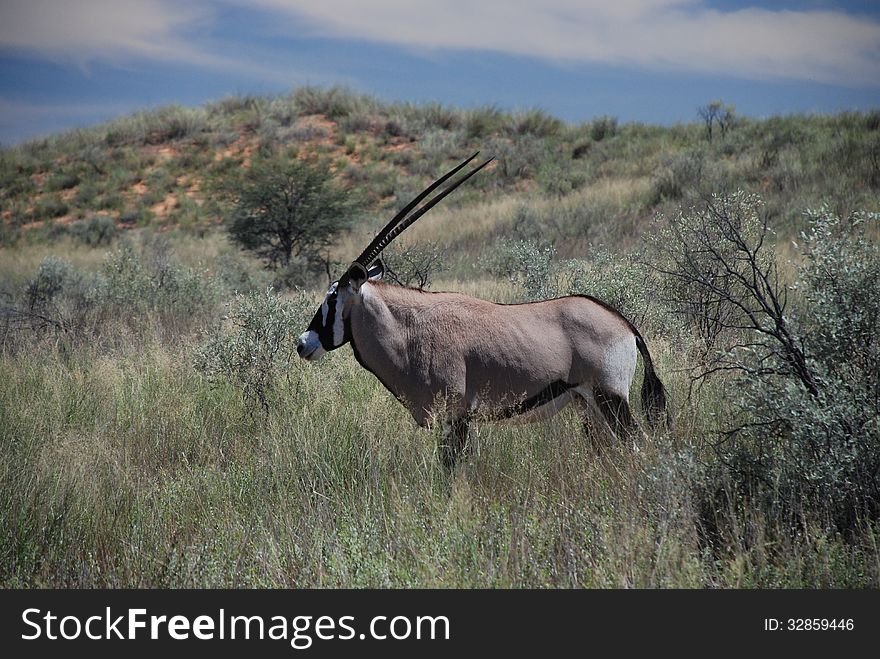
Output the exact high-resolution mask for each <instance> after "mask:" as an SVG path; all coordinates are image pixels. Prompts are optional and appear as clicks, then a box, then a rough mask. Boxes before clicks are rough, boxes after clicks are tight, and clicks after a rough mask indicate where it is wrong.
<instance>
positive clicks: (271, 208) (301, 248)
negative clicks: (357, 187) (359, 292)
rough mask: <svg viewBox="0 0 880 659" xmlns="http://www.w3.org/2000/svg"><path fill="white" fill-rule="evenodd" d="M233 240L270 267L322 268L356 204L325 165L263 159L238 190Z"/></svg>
mask: <svg viewBox="0 0 880 659" xmlns="http://www.w3.org/2000/svg"><path fill="white" fill-rule="evenodd" d="M234 194H235V196H236V198H237V203H236V207H235V210H234V213H233V215H232V218H231V220H230V222H229V224H228V226H227V231H228V232H229V236H230V238H231V239H232V240H233V242H235V243H237V244H238V245H239V246H240V247H242V248H243V249H245V250H248V251H250V252H253V253H254V254H256V255H257V256H259V257H260V258H262V259H263V260H264V261H265V262H266V265H267V267H269V268H271V269H278V268H279V267H280V268H287V267H288V266H289V265H290V264H291V261H292V260H304V261H306V262H307V263H309V264H311V265H313V266H317V265H318V264H320V263H321V262H322V255H321V250H322V249H324V248H326V247H327V246H329V245H330V244H331V243H332V241H333V239H334V237H335V236H336V234H338V233H339V232H340V231H342V230H344V229H347V228H348V227H349V226H350V225H351V222H352V217H353V210H354V206H353V200H352V197H351V196H350V195H349V193H348V192H347V191H345V190H344V189H342V188H341V187H339V186H338V185H337V184H336V183H335V182H334V180H333V174H332V173H331V172H330V169H329V167H328V166H327V165H326V164H325V163H311V162H307V161H305V160H299V159H297V158H292V159H290V160H287V159H284V160H281V159H271V158H269V159H261V160H259V161H257V162H256V163H254V165H253V166H252V167H251V168H250V170H249V171H248V174H247V176H246V178H245V179H244V181H243V182H242V183H241V184H239V186H238V189H237V190H235V191H234Z"/></svg>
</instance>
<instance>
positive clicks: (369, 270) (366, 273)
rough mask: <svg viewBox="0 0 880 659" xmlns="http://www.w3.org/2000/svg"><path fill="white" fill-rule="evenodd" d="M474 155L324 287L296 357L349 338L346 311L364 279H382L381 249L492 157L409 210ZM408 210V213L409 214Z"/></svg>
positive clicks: (405, 211) (315, 354)
mask: <svg viewBox="0 0 880 659" xmlns="http://www.w3.org/2000/svg"><path fill="white" fill-rule="evenodd" d="M478 154H479V151H478V152H477V153H475V154H474V155H472V156H471V157H470V158H468V159H467V160H465V161H464V162H462V163H461V164H460V165H458V166H457V167H455V168H453V169H452V170H450V171H449V172H447V173H446V174H444V175H443V176H441V177H440V178H439V179H437V180H436V181H434V182H433V183H432V184H431V185H429V186H428V187H427V188H425V189H424V190H423V191H422V192H421V193H420V194H419V195H418V196H417V197H416V198H415V199H413V200H412V201H411V202H409V203H408V204H407V205H406V206H404V207H403V208H402V209H401V210H400V212H399V213H397V215H395V216H394V217H392V218H391V220H390V221H389V222H388V224H386V225H385V227H384V228H383V229H382V230H381V231H380V232H379V233H378V234H377V235H376V237H375V238H373V240H372V242H370V244H369V245H367V247H366V249H364V251H363V252H362V253H361V255H360V256H358V257H357V258H356V259H355V260H354V261H352V263H351V265H350V266H349V268H348V270H347V271H346V273H345V274H344V275H342V277H341V278H340V279H339V280H338V281H335V282H333V283H332V284H330V288H328V289H327V294H326V295H325V296H324V301H323V302H322V303H321V306H320V307H319V308H318V311H317V312H316V313H315V316H314V318H312V322H311V323H309V326H308V328H306V331H305V332H303V333H302V334H301V335H300V337H299V340H298V341H297V345H296V352H297V354H299V356H300V357H302V358H303V359H306V360H310V361H311V360H315V359H319V358H321V357H322V356H323V355H324V353H327V352H330V351H331V350H335V349H336V348H339V347H340V346H343V345H345V344H346V343H348V342H349V341H350V340H351V330H350V329H349V326H348V323H347V319H348V314H349V312H350V310H351V306H352V304H354V303H355V302H356V301H357V300H358V298H359V296H360V295H361V287H362V286H363V284H364V282H366V281H370V280H372V281H376V280H379V279H381V278H382V275H383V274H384V266H383V264H382V261H381V260H378V259H379V256H380V255H381V253H382V250H384V249H385V248H386V247H387V246H388V245H389V244H391V242H392V241H393V240H394V239H395V238H397V237H398V236H399V235H400V234H401V233H403V232H404V230H406V228H407V227H409V226H410V225H412V224H413V223H414V222H415V221H416V220H418V219H419V218H420V217H422V216H423V215H424V214H425V213H427V212H428V211H429V210H430V209H431V208H433V207H434V205H436V204H437V203H438V202H439V201H440V200H441V199H443V198H444V197H445V196H446V195H448V194H449V193H450V192H452V191H453V190H455V189H456V188H457V187H458V186H459V185H461V184H462V183H464V182H465V181H466V180H468V179H469V178H470V177H471V176H473V175H474V174H476V173H477V172H478V171H480V170H481V169H482V168H483V167H485V166H486V165H488V164H489V163H490V162H492V160H493V159H492V158H490V159H489V160H486V161H485V162H484V163H482V164H481V165H479V166H478V167H475V168H474V169H472V170H471V171H469V172H468V173H467V174H465V175H464V176H462V177H461V178H459V179H458V180H457V181H454V182H453V183H451V184H450V185H449V186H447V187H446V188H445V189H444V190H443V191H442V192H440V193H438V194H437V195H436V196H435V197H433V198H432V199H430V200H429V201H428V202H427V203H425V204H424V205H423V206H421V208H419V209H418V210H416V211H415V212H413V209H415V208H416V206H418V205H419V204H420V203H421V202H422V201H424V200H425V198H426V197H427V196H428V195H430V194H431V193H432V192H434V190H436V189H437V188H438V187H440V186H441V185H443V183H445V182H446V181H447V180H449V179H450V178H451V177H453V176H454V175H455V174H457V173H458V172H459V171H461V170H462V169H463V168H464V167H465V166H466V165H467V164H468V163H470V162H471V161H472V160H473V159H474V158H476V157H477V155H478ZM410 213H412V214H411V215H410ZM407 216H408V217H407Z"/></svg>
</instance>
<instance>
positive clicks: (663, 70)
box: [0, 0, 880, 145]
mask: <svg viewBox="0 0 880 659" xmlns="http://www.w3.org/2000/svg"><path fill="white" fill-rule="evenodd" d="M306 84H309V85H321V86H332V85H342V86H345V87H348V88H350V89H352V90H355V91H358V92H364V93H368V94H372V95H375V96H377V97H378V98H380V99H382V100H386V101H414V102H429V101H430V102H435V101H436V102H440V103H442V104H445V105H453V106H460V107H478V106H486V105H494V106H496V107H498V108H500V109H503V110H511V111H517V110H527V109H533V108H538V109H541V110H544V111H546V112H549V113H551V114H554V115H556V116H558V117H560V118H562V119H565V120H567V121H571V122H581V121H588V120H590V119H591V118H593V117H596V116H602V115H610V116H615V117H617V118H618V119H619V120H620V121H623V122H626V121H642V122H646V123H660V124H667V125H668V124H674V123H677V122H689V121H695V120H697V108H698V107H699V106H701V105H705V104H706V103H708V102H709V101H712V100H715V99H722V100H723V101H724V102H725V103H730V104H732V105H734V106H735V108H736V110H737V112H739V113H740V114H744V115H748V116H752V117H766V116H771V115H775V114H791V113H827V112H837V111H840V110H862V111H864V110H870V109H875V108H880V2H878V0H843V1H840V2H834V1H831V0H611V1H600V0H442V1H439V2H438V1H437V0H187V1H186V2H183V1H181V0H0V144H3V145H14V144H18V143H21V142H22V141H25V140H28V139H31V138H35V137H39V136H43V135H47V134H50V133H53V132H57V131H62V130H67V129H71V128H76V127H83V126H89V125H92V124H95V123H99V122H101V121H104V120H107V119H110V118H112V117H115V116H118V115H121V114H127V113H131V112H135V111H138V110H141V109H148V108H155V107H161V106H164V105H171V104H179V105H185V106H198V105H202V104H203V103H205V102H208V101H214V100H219V99H222V98H224V97H227V96H232V95H247V94H250V95H278V94H286V93H288V92H290V91H291V90H292V89H293V88H295V87H298V86H301V85H306Z"/></svg>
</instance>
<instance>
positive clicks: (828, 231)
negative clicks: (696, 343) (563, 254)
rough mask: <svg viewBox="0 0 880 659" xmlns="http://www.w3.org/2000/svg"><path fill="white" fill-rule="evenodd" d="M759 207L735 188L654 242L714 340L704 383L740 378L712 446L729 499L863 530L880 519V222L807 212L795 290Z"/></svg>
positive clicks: (674, 294) (683, 300)
mask: <svg viewBox="0 0 880 659" xmlns="http://www.w3.org/2000/svg"><path fill="white" fill-rule="evenodd" d="M756 204H757V199H755V198H754V197H750V196H748V195H743V194H736V195H732V196H730V197H725V198H715V199H713V200H712V202H710V203H709V204H708V205H707V206H706V207H705V208H702V209H697V210H695V211H693V212H691V213H689V214H683V215H681V216H679V217H678V218H674V219H673V220H672V221H671V228H670V230H669V231H668V232H666V233H664V234H662V235H661V236H660V237H659V238H658V243H657V245H658V253H660V254H661V255H663V257H664V258H663V259H661V261H660V262H661V263H663V264H665V265H659V266H657V267H658V269H659V270H660V271H661V272H663V273H664V274H665V275H666V276H667V277H668V280H667V287H666V288H665V290H666V294H665V295H666V297H667V299H668V300H669V302H670V303H671V304H672V305H673V308H674V309H676V310H678V311H679V312H682V313H685V314H686V315H687V316H688V317H690V318H692V319H693V320H694V322H695V323H696V325H697V326H698V327H699V328H700V333H701V335H703V338H704V340H705V341H706V342H707V345H708V346H709V347H710V348H711V349H710V350H708V351H707V359H708V361H707V362H706V363H704V365H703V366H702V368H701V369H700V373H699V374H698V376H697V377H707V376H709V375H713V376H714V375H715V374H717V373H719V372H727V373H729V374H730V375H731V376H732V379H731V381H730V386H729V390H730V392H731V394H730V399H731V400H732V401H733V402H734V403H735V404H736V405H737V406H738V407H739V409H740V410H741V414H740V415H738V416H737V415H733V416H731V417H730V418H728V419H727V426H726V428H724V429H723V433H722V438H723V441H722V442H721V443H720V444H719V446H718V447H717V450H718V452H719V455H720V458H721V459H720V465H722V469H723V471H724V472H725V474H726V479H729V482H730V483H731V484H732V485H731V489H732V492H731V493H729V494H728V495H727V496H733V497H735V498H740V497H748V498H749V500H751V501H754V502H756V504H757V505H758V506H759V508H760V509H761V510H762V511H764V513H765V514H766V515H767V516H768V517H769V518H772V519H777V520H782V523H783V525H784V528H785V529H786V530H788V531H791V530H793V529H797V528H801V527H802V526H803V525H804V524H809V523H813V522H815V521H818V522H819V523H821V524H827V525H831V526H832V527H833V528H835V529H837V530H838V531H855V530H857V529H858V528H859V526H860V525H861V524H862V523H863V522H864V521H866V520H868V521H876V520H877V519H878V516H880V423H878V419H880V384H878V379H877V372H878V370H880V346H878V342H877V341H876V340H875V338H876V328H877V325H878V320H880V296H877V295H876V291H877V290H878V288H880V247H878V246H877V244H876V243H874V242H871V241H869V240H867V239H866V238H865V235H864V226H865V225H866V224H868V223H875V222H876V221H877V219H878V217H877V216H876V215H873V216H871V215H864V214H861V215H854V216H853V217H851V218H850V220H849V221H848V222H842V221H841V220H839V219H838V218H837V217H835V216H834V215H833V214H832V213H831V212H830V211H828V210H827V209H821V210H820V211H818V212H815V213H811V214H810V222H811V231H810V233H809V234H807V235H805V236H804V242H805V249H804V265H803V267H802V268H801V270H800V272H799V273H798V276H797V279H796V281H795V282H793V284H792V285H791V286H788V285H786V284H785V283H784V282H783V281H781V279H780V277H779V274H778V271H777V268H776V262H775V259H774V256H773V254H772V252H770V251H769V250H768V248H767V246H766V242H767V240H768V232H767V225H766V221H762V220H761V219H759V217H758V213H757V206H756ZM792 290H793V291H796V292H797V294H798V296H799V298H800V299H799V304H796V305H790V304H789V293H790V291H792ZM713 496H714V495H713Z"/></svg>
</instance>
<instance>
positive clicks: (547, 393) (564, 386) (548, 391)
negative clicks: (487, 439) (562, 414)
mask: <svg viewBox="0 0 880 659" xmlns="http://www.w3.org/2000/svg"><path fill="white" fill-rule="evenodd" d="M576 386H577V385H576V384H569V383H568V382H565V381H564V380H556V381H555V382H551V383H550V384H549V385H547V386H546V387H545V388H543V389H541V391H539V392H538V393H536V394H535V395H534V396H532V397H531V398H526V399H525V400H524V401H522V402H520V403H517V404H516V405H514V406H512V407H508V408H505V409H503V410H501V412H499V413H498V418H500V419H509V418H511V417H514V416H519V415H520V414H525V413H526V412H530V411H532V410H534V409H537V408H539V407H542V406H543V405H546V404H547V403H550V402H552V401H553V400H555V399H557V398H559V397H560V396H561V395H562V394H564V393H566V392H568V390H569V389H572V388H573V387H576Z"/></svg>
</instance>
